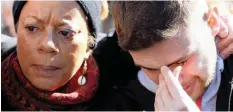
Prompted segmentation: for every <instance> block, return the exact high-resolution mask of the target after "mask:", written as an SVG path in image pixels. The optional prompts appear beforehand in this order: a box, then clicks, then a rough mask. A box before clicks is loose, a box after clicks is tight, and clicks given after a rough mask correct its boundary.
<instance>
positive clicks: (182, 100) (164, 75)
mask: <svg viewBox="0 0 233 112" xmlns="http://www.w3.org/2000/svg"><path fill="white" fill-rule="evenodd" d="M180 71H181V67H180V66H179V67H177V68H176V69H175V70H174V71H173V72H171V70H170V69H169V68H168V67H166V66H163V67H161V75H160V76H159V86H158V89H157V91H156V96H155V105H154V107H155V111H194V112H198V111H200V110H199V108H198V107H197V105H196V104H195V102H193V100H192V99H191V98H190V97H189V96H188V94H187V93H186V92H185V91H184V89H183V88H182V86H181V84H180V83H179V81H178V77H179V74H180Z"/></svg>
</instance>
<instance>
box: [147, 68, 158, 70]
mask: <svg viewBox="0 0 233 112" xmlns="http://www.w3.org/2000/svg"><path fill="white" fill-rule="evenodd" d="M146 69H147V70H149V71H157V69H150V68H146Z"/></svg>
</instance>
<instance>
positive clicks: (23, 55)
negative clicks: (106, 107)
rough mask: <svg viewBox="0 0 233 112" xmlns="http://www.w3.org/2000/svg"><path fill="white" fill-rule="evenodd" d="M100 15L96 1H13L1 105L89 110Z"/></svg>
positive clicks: (95, 75)
mask: <svg viewBox="0 0 233 112" xmlns="http://www.w3.org/2000/svg"><path fill="white" fill-rule="evenodd" d="M103 12H105V11H102V13H103ZM100 15H101V2H98V1H89V2H88V1H76V2H75V1H69V2H64V1H53V2H44V1H28V2H26V1H16V2H15V3H14V7H13V16H14V23H15V29H16V32H17V50H15V51H14V52H13V53H11V54H9V55H8V56H7V58H6V59H4V61H3V62H2V73H1V76H2V83H1V84H2V92H1V93H2V110H89V109H90V106H91V105H92V100H91V99H92V98H93V96H94V94H95V91H96V89H97V85H98V84H97V83H98V77H99V72H98V67H97V65H96V62H95V60H94V58H93V56H92V55H91V53H92V49H93V48H94V46H95V41H94V40H95V38H97V30H98V23H99V22H100ZM105 15H106V14H105Z"/></svg>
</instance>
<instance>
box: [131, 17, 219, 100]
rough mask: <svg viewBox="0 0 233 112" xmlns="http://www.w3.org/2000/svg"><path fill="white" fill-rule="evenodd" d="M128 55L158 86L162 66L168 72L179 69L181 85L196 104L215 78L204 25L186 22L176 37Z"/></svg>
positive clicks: (212, 53)
mask: <svg viewBox="0 0 233 112" xmlns="http://www.w3.org/2000/svg"><path fill="white" fill-rule="evenodd" d="M129 52H130V54H131V55H132V57H133V59H134V62H135V64H136V65H138V66H139V67H141V68H142V70H143V71H144V72H145V73H146V74H147V75H148V76H149V77H150V78H151V79H152V80H153V81H154V82H155V83H157V84H159V75H161V72H160V67H161V66H163V65H165V66H168V67H169V68H170V69H171V70H173V69H174V68H175V67H177V66H181V67H182V70H181V73H180V76H179V80H180V83H181V85H182V87H183V89H184V90H185V91H186V92H187V93H188V95H189V96H190V97H191V98H192V99H193V100H197V98H198V97H199V96H200V95H201V94H202V93H203V91H204V90H205V88H206V86H208V85H209V83H210V81H211V80H212V78H213V76H214V72H215V65H216V58H217V57H216V48H215V43H214V38H213V37H212V36H211V33H210V29H209V28H208V26H207V24H205V23H204V21H200V22H199V23H197V22H189V23H188V25H187V27H186V28H183V30H181V31H179V32H178V33H177V34H176V35H175V36H172V37H170V38H168V39H166V40H164V41H162V42H159V43H156V44H154V45H153V46H151V47H149V48H146V49H142V50H138V51H129Z"/></svg>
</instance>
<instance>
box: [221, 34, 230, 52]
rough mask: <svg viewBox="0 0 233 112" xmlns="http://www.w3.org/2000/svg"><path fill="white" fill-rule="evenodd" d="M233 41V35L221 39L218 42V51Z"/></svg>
mask: <svg viewBox="0 0 233 112" xmlns="http://www.w3.org/2000/svg"><path fill="white" fill-rule="evenodd" d="M232 42H233V38H232V37H227V38H224V39H219V42H218V43H217V49H218V51H219V52H220V51H222V50H223V49H224V48H226V47H227V46H228V45H229V44H231V43H232Z"/></svg>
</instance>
